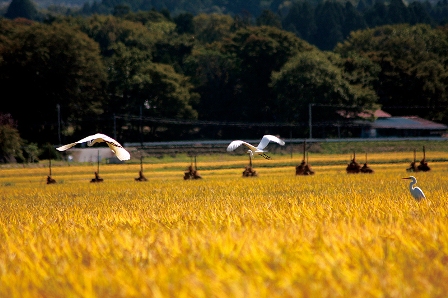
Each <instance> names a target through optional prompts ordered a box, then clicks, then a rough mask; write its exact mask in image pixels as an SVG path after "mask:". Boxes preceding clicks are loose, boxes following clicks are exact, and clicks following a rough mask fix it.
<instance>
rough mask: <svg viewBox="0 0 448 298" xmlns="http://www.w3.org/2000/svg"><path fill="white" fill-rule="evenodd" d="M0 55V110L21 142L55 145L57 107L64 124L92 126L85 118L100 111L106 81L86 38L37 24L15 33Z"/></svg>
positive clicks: (64, 28)
mask: <svg viewBox="0 0 448 298" xmlns="http://www.w3.org/2000/svg"><path fill="white" fill-rule="evenodd" d="M0 56H1V57H2V59H0V61H1V63H0V82H1V85H2V86H3V92H4V95H3V100H2V110H3V111H4V112H8V113H11V114H12V116H13V117H14V119H16V120H17V123H18V129H19V130H20V132H21V135H22V137H23V138H24V139H26V140H28V141H30V142H37V143H41V142H46V141H49V142H51V141H53V142H56V141H57V109H56V106H57V105H60V107H61V111H62V113H61V115H62V120H63V122H64V123H65V124H66V126H69V125H70V126H71V127H72V129H74V130H79V129H82V126H90V125H93V126H94V123H92V122H89V121H88V120H93V119H95V117H96V116H97V115H99V114H100V113H101V111H102V110H101V104H102V100H103V98H104V93H103V92H104V86H105V82H106V81H105V80H106V77H105V71H104V66H103V64H102V61H101V58H100V56H99V49H98V45H97V44H96V43H95V42H94V41H93V40H91V39H90V38H88V37H87V36H86V35H85V34H83V33H81V32H79V31H77V30H74V29H73V28H70V27H69V26H67V25H62V24H54V25H44V24H38V23H36V24H33V25H31V26H27V27H24V28H23V29H22V30H18V31H17V32H15V33H14V35H13V36H12V37H11V42H10V43H9V45H8V46H7V47H4V48H2V49H1V52H0ZM84 129H86V127H84ZM91 130H96V127H92V128H91Z"/></svg>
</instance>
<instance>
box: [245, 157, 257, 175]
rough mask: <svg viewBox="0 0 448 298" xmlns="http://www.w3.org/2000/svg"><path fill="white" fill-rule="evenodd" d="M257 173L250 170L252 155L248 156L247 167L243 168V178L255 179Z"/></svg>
mask: <svg viewBox="0 0 448 298" xmlns="http://www.w3.org/2000/svg"><path fill="white" fill-rule="evenodd" d="M257 176H258V173H257V171H255V170H254V169H253V168H252V155H250V154H249V165H247V166H245V167H244V171H243V177H257Z"/></svg>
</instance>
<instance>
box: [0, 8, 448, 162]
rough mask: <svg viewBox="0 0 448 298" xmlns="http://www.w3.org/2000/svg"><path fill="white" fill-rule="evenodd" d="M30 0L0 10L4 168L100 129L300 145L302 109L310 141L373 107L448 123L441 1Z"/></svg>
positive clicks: (127, 136) (151, 137)
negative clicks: (58, 0) (269, 135)
mask: <svg viewBox="0 0 448 298" xmlns="http://www.w3.org/2000/svg"><path fill="white" fill-rule="evenodd" d="M36 3H37V2H36ZM36 3H34V2H31V1H29V0H13V1H12V2H11V3H9V4H5V5H3V8H2V14H3V15H4V18H1V19H0V85H1V86H2V96H1V97H2V100H1V101H2V104H1V106H0V159H1V160H2V161H4V162H5V161H6V162H8V161H11V160H12V159H19V160H25V157H24V156H25V155H28V156H30V155H33V154H34V155H38V154H37V153H38V152H39V150H38V148H42V147H44V146H50V147H51V146H52V144H62V143H66V142H71V141H73V140H76V139H78V138H81V137H84V136H86V135H87V134H89V133H95V132H98V131H101V132H104V133H110V132H114V136H115V137H117V138H118V139H119V140H120V141H122V142H135V141H145V142H146V141H165V140H187V139H204V138H207V139H233V138H235V137H238V138H244V137H245V138H249V137H251V138H258V137H259V135H260V134H261V133H265V132H273V131H275V133H276V134H280V135H291V134H293V135H294V136H295V137H305V136H306V135H307V133H308V121H309V115H310V114H309V109H310V108H311V107H312V108H313V125H315V126H316V127H323V128H325V129H322V130H320V131H316V132H315V135H316V137H332V136H335V134H336V132H335V129H336V128H335V127H336V125H335V124H337V127H338V128H337V129H342V135H343V136H345V137H351V136H354V135H353V134H354V132H356V127H354V124H353V123H354V122H353V118H354V117H356V115H358V114H359V113H360V112H373V111H375V110H376V109H378V108H382V109H383V110H385V111H386V112H389V113H391V114H393V115H397V116H399V115H417V116H420V117H423V118H426V119H430V120H434V121H438V122H441V123H445V124H448V111H447V107H448V105H447V101H448V91H447V90H448V88H447V87H448V75H447V74H448V73H447V60H448V50H447V49H448V47H447V43H448V35H447V32H448V30H447V28H448V27H447V26H446V25H445V23H446V20H447V19H448V2H447V1H446V0H445V1H439V2H433V3H431V2H412V3H404V2H402V1H401V0H392V1H390V2H383V1H376V2H366V1H364V0H363V1H359V2H357V3H353V2H345V3H344V2H336V1H319V2H313V1H298V2H295V1H126V2H123V1H110V0H104V1H101V2H85V3H64V4H63V5H60V4H57V5H55V4H54V3H46V2H40V4H36ZM341 115H342V117H341ZM370 119H373V115H372V117H370ZM338 133H340V132H338ZM44 152H48V151H46V150H45V151H44ZM41 153H42V152H40V153H39V154H41Z"/></svg>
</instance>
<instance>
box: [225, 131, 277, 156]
mask: <svg viewBox="0 0 448 298" xmlns="http://www.w3.org/2000/svg"><path fill="white" fill-rule="evenodd" d="M271 141H272V142H276V143H278V144H280V145H282V146H283V145H285V142H284V141H283V140H280V139H279V138H277V137H276V136H273V135H264V136H263V138H262V139H261V142H260V144H258V146H257V147H255V146H253V145H251V144H249V143H246V142H244V141H240V140H236V141H233V142H232V143H230V144H229V146H228V147H227V151H229V152H230V151H233V150H235V149H236V148H238V147H239V146H241V145H244V146H246V147H247V148H249V150H248V151H247V153H249V154H250V156H254V154H257V155H261V156H263V157H264V158H266V159H271V158H270V157H269V156H267V155H266V152H267V151H265V150H263V149H264V148H266V146H267V145H268V144H269V142H271Z"/></svg>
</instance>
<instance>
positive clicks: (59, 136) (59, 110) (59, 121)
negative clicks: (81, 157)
mask: <svg viewBox="0 0 448 298" xmlns="http://www.w3.org/2000/svg"><path fill="white" fill-rule="evenodd" d="M56 108H57V110H58V140H59V145H61V144H62V141H61V105H60V104H57V105H56Z"/></svg>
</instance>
